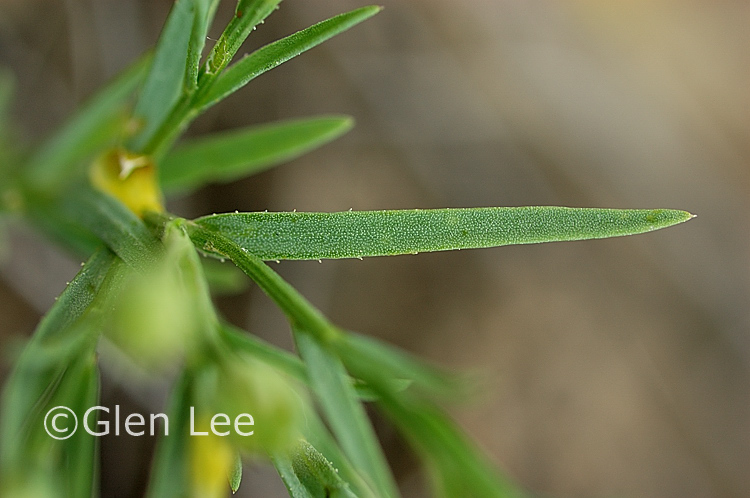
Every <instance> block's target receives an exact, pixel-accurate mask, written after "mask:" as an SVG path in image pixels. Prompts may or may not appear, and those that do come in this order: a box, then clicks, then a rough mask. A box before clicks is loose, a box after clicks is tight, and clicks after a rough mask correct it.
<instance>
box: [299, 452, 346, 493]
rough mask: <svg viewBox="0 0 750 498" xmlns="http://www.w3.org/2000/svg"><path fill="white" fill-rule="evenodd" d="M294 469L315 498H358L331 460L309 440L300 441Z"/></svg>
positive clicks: (300, 480)
mask: <svg viewBox="0 0 750 498" xmlns="http://www.w3.org/2000/svg"><path fill="white" fill-rule="evenodd" d="M292 469H293V470H294V473H295V474H296V475H297V477H298V478H299V482H300V483H301V484H302V485H303V486H304V487H305V488H306V489H307V491H308V492H309V493H310V495H311V496H313V497H314V498H329V497H330V498H356V495H355V494H354V493H353V492H352V491H351V489H350V488H349V484H347V483H346V482H345V481H344V480H343V479H341V477H340V476H339V474H338V472H337V471H336V469H335V468H334V467H333V465H331V462H329V461H328V460H327V459H326V457H325V456H323V455H322V454H321V453H320V452H319V451H318V450H316V449H315V447H314V446H313V445H311V444H310V443H308V442H307V441H304V440H302V441H300V443H299V445H298V446H297V448H296V449H295V451H294V454H293V456H292Z"/></svg>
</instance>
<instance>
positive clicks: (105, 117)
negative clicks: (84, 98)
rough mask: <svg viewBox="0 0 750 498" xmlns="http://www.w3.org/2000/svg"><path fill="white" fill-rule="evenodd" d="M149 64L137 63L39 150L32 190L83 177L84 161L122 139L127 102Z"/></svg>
mask: <svg viewBox="0 0 750 498" xmlns="http://www.w3.org/2000/svg"><path fill="white" fill-rule="evenodd" d="M150 63H151V56H150V55H146V56H144V57H141V58H140V59H138V60H137V61H136V62H135V63H134V64H133V65H132V66H130V67H129V68H128V69H127V70H126V71H125V72H123V73H122V74H121V75H120V76H118V77H117V78H116V79H115V80H114V81H112V82H111V83H110V84H109V85H107V86H106V87H104V89H102V90H101V91H100V92H99V93H97V94H96V95H94V97H93V98H91V100H89V101H88V103H86V104H85V105H84V106H83V107H82V108H81V109H80V110H79V111H78V112H76V114H75V115H73V117H71V118H70V119H69V120H68V121H67V123H66V124H65V125H64V126H63V127H62V128H60V129H59V130H58V131H57V132H56V133H55V134H54V135H52V136H51V137H50V138H49V139H47V141H45V142H44V143H43V144H42V145H41V146H40V147H39V148H38V149H37V151H36V153H35V154H34V155H33V156H32V157H31V159H30V160H29V163H28V164H27V166H26V174H27V179H28V182H29V184H30V185H31V186H33V187H34V188H38V189H43V190H50V191H52V190H55V189H56V188H57V187H59V186H60V184H61V183H63V182H65V181H66V180H68V179H69V178H70V177H72V176H74V175H76V174H80V173H81V171H80V168H79V167H78V163H79V162H80V161H81V160H83V159H85V158H86V157H88V156H90V155H92V154H94V153H96V152H97V151H99V150H100V149H101V148H102V147H103V146H104V145H105V144H107V143H110V142H111V141H113V140H115V139H117V138H119V137H120V136H121V135H122V133H123V128H124V127H125V124H126V123H127V120H128V117H127V114H126V112H125V110H126V105H125V104H126V100H127V99H128V97H129V96H130V95H131V94H132V93H133V91H134V90H135V89H136V87H137V85H138V84H139V83H140V82H141V81H142V80H143V78H144V77H145V75H146V71H147V69H148V68H149V66H150Z"/></svg>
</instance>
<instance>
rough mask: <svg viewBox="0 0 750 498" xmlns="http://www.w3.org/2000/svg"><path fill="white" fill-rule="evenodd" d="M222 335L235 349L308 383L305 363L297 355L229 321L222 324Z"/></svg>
mask: <svg viewBox="0 0 750 498" xmlns="http://www.w3.org/2000/svg"><path fill="white" fill-rule="evenodd" d="M221 335H222V337H223V338H224V340H225V341H226V342H227V343H228V344H229V345H230V346H231V348H232V349H233V350H234V351H244V352H245V353H247V354H248V355H250V356H252V357H253V358H257V359H259V360H261V361H263V362H265V363H267V364H268V365H271V366H272V367H274V368H277V369H278V370H281V371H282V372H284V373H285V374H287V375H289V376H290V377H293V378H295V379H297V380H299V381H302V382H305V383H307V371H306V370H305V365H304V364H303V363H302V361H301V360H300V359H299V358H298V357H297V356H295V355H293V354H291V353H288V352H286V351H284V350H282V349H279V348H277V347H275V346H273V345H272V344H269V343H267V342H266V341H264V340H262V339H260V338H259V337H257V336H254V335H252V334H250V333H248V332H245V331H244V330H241V329H238V328H236V327H234V326H233V325H230V324H228V323H223V324H222V325H221Z"/></svg>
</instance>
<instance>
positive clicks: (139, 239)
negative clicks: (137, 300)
mask: <svg viewBox="0 0 750 498" xmlns="http://www.w3.org/2000/svg"><path fill="white" fill-rule="evenodd" d="M60 211H61V212H62V213H63V214H64V215H65V216H66V217H68V218H70V219H74V220H76V222H77V224H78V225H80V226H81V227H82V228H84V229H86V230H88V231H89V232H91V233H92V234H94V235H95V236H96V237H97V238H98V239H99V240H101V241H102V242H103V243H104V244H105V245H106V246H107V247H109V248H110V249H111V250H112V251H113V252H114V253H115V254H117V255H118V256H120V257H121V258H122V259H123V261H125V262H126V263H128V264H129V265H131V266H132V267H134V268H136V269H143V267H144V265H145V264H147V263H151V262H153V261H155V260H156V259H157V256H158V254H160V253H161V251H162V246H161V244H160V242H159V241H158V240H157V239H156V237H154V235H153V234H152V233H151V232H150V231H149V230H148V228H146V225H145V224H144V223H143V221H142V220H141V219H140V218H138V217H137V216H136V215H135V214H133V212H132V211H130V210H129V209H128V208H126V207H125V206H124V205H123V204H122V203H120V202H119V201H117V200H116V199H114V198H112V197H110V196H108V195H105V194H103V193H101V192H97V191H95V190H91V189H87V188H81V189H79V190H78V191H76V195H75V197H74V198H72V197H68V198H66V199H64V200H63V202H62V205H61V206H60Z"/></svg>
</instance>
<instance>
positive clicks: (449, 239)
mask: <svg viewBox="0 0 750 498" xmlns="http://www.w3.org/2000/svg"><path fill="white" fill-rule="evenodd" d="M692 217H693V215H691V214H690V213H687V212H685V211H676V210H671V209H654V210H646V209H594V208H566V207H551V206H541V207H499V208H467V209H428V210H419V209H415V210H408V211H344V212H338V213H296V212H295V213H288V212H285V213H268V212H258V213H227V214H219V215H213V216H206V217H203V218H199V219H197V220H196V223H197V224H198V225H200V226H202V227H206V228H208V229H211V230H214V231H216V232H221V233H222V234H223V235H224V236H225V237H227V238H229V239H231V240H232V241H234V242H235V243H236V244H238V245H239V246H241V247H243V248H245V249H246V250H247V251H249V252H251V253H252V254H254V255H256V256H258V257H259V258H261V259H264V260H280V259H324V258H359V257H364V256H392V255H397V254H416V253H419V252H427V251H446V250H451V249H470V248H481V247H494V246H503V245H509V244H532V243H538V242H555V241H568V240H583V239H598V238H605V237H616V236H621V235H633V234H638V233H643V232H649V231H651V230H656V229H659V228H664V227H668V226H671V225H675V224H677V223H681V222H683V221H687V220H689V219H690V218H692Z"/></svg>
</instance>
